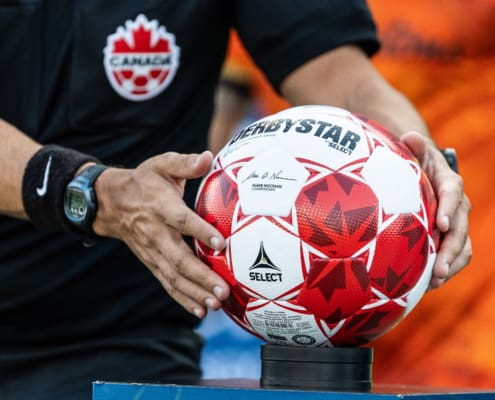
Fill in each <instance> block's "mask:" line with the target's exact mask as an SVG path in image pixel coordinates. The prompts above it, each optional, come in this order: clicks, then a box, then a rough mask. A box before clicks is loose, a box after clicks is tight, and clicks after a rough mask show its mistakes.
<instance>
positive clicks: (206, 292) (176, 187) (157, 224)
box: [93, 152, 229, 318]
mask: <svg viewBox="0 0 495 400" xmlns="http://www.w3.org/2000/svg"><path fill="white" fill-rule="evenodd" d="M212 159H213V156H212V154H211V153H210V152H204V153H202V154H199V155H198V154H187V155H186V154H178V153H172V152H170V153H164V154H162V155H158V156H155V157H153V158H150V159H148V160H146V161H145V162H143V163H142V164H140V165H139V166H138V167H137V168H135V169H121V168H110V169H108V170H106V171H105V172H103V173H102V175H101V176H100V177H99V179H98V180H97V182H96V185H95V190H96V195H97V198H98V213H97V215H96V219H95V222H94V224H93V229H94V231H95V232H96V233H97V234H99V235H101V236H106V237H113V238H117V239H121V240H122V241H124V242H125V243H126V244H127V245H128V246H129V248H130V249H131V250H132V251H133V252H134V254H135V255H136V256H137V257H138V258H139V259H140V260H141V261H142V262H143V263H144V264H145V265H146V266H147V267H148V269H149V270H150V271H151V272H152V273H153V275H154V276H155V277H156V278H157V279H158V280H159V281H160V283H161V284H162V286H163V287H164V288H165V290H166V291H167V292H168V294H169V295H170V296H171V297H172V298H173V299H175V300H176V301H177V302H178V303H179V304H180V305H182V306H183V307H184V308H185V309H186V310H187V311H189V312H191V313H193V314H194V315H196V316H197V317H199V318H202V317H204V316H205V315H206V313H207V309H208V308H209V309H213V310H217V309H219V308H220V307H221V302H222V301H223V300H225V299H227V297H228V296H229V287H228V285H227V284H226V282H225V281H224V280H223V279H222V278H220V276H218V275H217V274H216V273H215V272H213V271H212V270H211V269H210V268H209V267H208V266H207V265H205V264H204V263H203V262H201V261H200V260H199V258H197V257H196V256H195V254H194V252H193V251H192V250H191V248H190V247H189V246H188V245H187V244H186V242H185V241H184V239H183V235H186V236H192V237H194V238H196V239H198V240H200V241H201V242H203V243H205V244H206V245H208V246H210V247H212V248H214V249H217V250H221V249H223V248H224V247H225V239H224V238H223V236H222V235H221V234H220V232H218V230H216V229H215V228H214V227H213V226H211V225H210V224H208V223H207V222H206V221H204V220H203V219H202V218H201V217H199V216H198V215H197V214H196V213H195V212H194V211H193V210H191V209H190V208H189V207H188V206H187V205H186V204H185V202H184V200H183V195H184V187H185V183H186V180H187V179H193V178H199V177H201V176H203V175H205V174H206V173H207V172H208V171H209V169H210V166H211V163H212Z"/></svg>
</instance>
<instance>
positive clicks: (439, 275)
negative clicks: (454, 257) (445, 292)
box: [435, 263, 450, 280]
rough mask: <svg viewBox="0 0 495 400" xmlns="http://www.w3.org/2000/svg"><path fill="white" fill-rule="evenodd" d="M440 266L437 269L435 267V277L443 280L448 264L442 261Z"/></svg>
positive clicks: (447, 270)
mask: <svg viewBox="0 0 495 400" xmlns="http://www.w3.org/2000/svg"><path fill="white" fill-rule="evenodd" d="M440 266H441V268H440V270H438V268H437V270H436V271H435V272H436V274H435V277H436V278H438V279H442V280H444V279H445V278H447V276H448V275H449V269H450V265H449V264H448V263H443V264H440Z"/></svg>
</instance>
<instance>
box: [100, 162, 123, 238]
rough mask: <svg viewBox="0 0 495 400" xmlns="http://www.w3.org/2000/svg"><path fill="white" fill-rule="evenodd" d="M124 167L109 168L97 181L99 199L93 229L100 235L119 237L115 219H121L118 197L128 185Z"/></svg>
mask: <svg viewBox="0 0 495 400" xmlns="http://www.w3.org/2000/svg"><path fill="white" fill-rule="evenodd" d="M123 171H125V170H124V169H122V168H114V167H112V168H108V169H107V170H105V171H104V172H103V173H102V174H101V175H100V177H99V178H98V180H97V181H96V182H95V185H94V190H95V193H96V197H97V199H98V210H97V212H96V216H95V219H94V221H93V231H94V232H95V234H97V235H99V236H105V237H113V238H118V235H117V233H116V232H117V227H116V226H115V225H116V223H115V221H119V218H120V217H119V216H118V209H119V207H118V205H117V202H116V199H118V198H120V192H121V190H122V188H124V187H126V183H125V179H124V176H125V175H123V174H122V172H123Z"/></svg>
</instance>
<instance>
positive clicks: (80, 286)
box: [0, 0, 378, 398]
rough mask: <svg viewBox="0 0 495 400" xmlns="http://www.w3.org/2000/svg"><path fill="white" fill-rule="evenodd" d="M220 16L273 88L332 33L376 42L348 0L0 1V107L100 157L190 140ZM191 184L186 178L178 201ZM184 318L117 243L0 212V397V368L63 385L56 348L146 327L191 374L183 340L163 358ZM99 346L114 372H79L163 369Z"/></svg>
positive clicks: (21, 123) (219, 39)
mask: <svg viewBox="0 0 495 400" xmlns="http://www.w3.org/2000/svg"><path fill="white" fill-rule="evenodd" d="M231 27H235V28H237V29H238V31H239V34H240V36H241V38H242V40H243V41H244V43H245V45H246V47H247V48H248V50H249V51H250V52H251V54H252V56H253V57H254V59H255V60H256V62H257V63H258V64H259V65H260V66H261V67H262V68H263V69H264V71H265V73H266V75H267V77H268V78H269V79H270V81H271V82H272V84H273V85H274V86H275V87H278V85H279V84H280V82H281V81H282V80H283V79H284V78H285V76H287V74H288V73H290V72H291V71H293V70H294V69H295V68H297V67H298V66H300V65H301V64H303V63H304V62H306V61H308V60H309V59H311V58H312V57H314V56H316V55H319V54H321V53H323V52H325V51H327V50H330V49H332V48H335V47H337V46H339V45H342V44H346V43H355V44H358V45H360V46H361V47H362V48H363V49H364V50H365V51H366V52H367V53H368V54H371V53H372V52H374V51H375V50H376V48H377V46H378V44H377V42H376V38H375V28H374V25H373V22H372V20H371V17H370V14H369V12H368V10H367V8H366V5H365V1H362V0H347V1H338V0H333V1H332V0H327V1H324V0H311V1H310V0H304V1H303V0H299V1H297V0H294V1H287V0H269V1H267V0H239V1H233V0H224V1H221V0H187V1H185V0H175V1H165V0H141V1H135V0H128V1H124V0H122V1H110V0H106V1H104V0H100V1H95V0H73V1H67V0H30V1H25V0H18V1H16V0H11V1H0V35H1V37H2V40H0V57H1V58H2V63H0V82H1V84H0V87H1V88H2V92H1V96H0V117H1V118H3V119H5V120H6V121H8V122H10V123H12V124H14V125H15V126H17V127H18V128H20V129H21V130H22V131H24V132H25V133H26V134H28V135H29V136H31V137H33V138H34V139H35V140H37V141H39V142H40V143H44V144H48V143H56V144H59V145H62V146H67V147H72V148H75V149H78V150H80V151H83V152H86V153H89V154H92V155H94V156H96V157H98V158H99V159H100V160H102V161H103V162H104V163H107V164H110V165H121V166H125V167H134V166H136V165H138V164H139V163H140V162H142V161H143V160H145V159H147V158H149V157H150V156H152V155H155V154H158V153H161V152H166V151H178V152H183V153H192V152H201V151H202V150H203V149H204V148H205V146H206V133H207V130H208V127H209V120H210V117H211V114H212V110H213V92H214V89H215V86H216V83H217V80H218V76H219V71H220V68H221V65H222V61H223V57H224V54H225V49H226V45H227V39H228V32H229V29H230V28H231ZM138 53H139V54H138ZM143 53H146V54H145V55H143ZM146 77H147V79H145V78H146ZM164 77H165V78H164ZM151 78H153V79H154V81H153V82H154V83H153V82H151V81H152V80H153V79H151ZM160 79H161V80H160ZM143 80H144V81H147V82H151V83H149V85H150V86H147V85H148V84H146V85H143ZM153 85H154V86H153ZM156 87H159V90H156ZM119 91H120V92H119ZM147 96H148V97H147ZM195 189H196V183H195V182H191V183H189V184H188V188H187V191H186V201H187V202H188V204H189V205H192V204H193V201H194V196H195ZM196 323H197V321H196V319H195V318H193V317H192V316H190V315H189V314H187V313H186V312H185V311H184V310H182V309H181V307H179V306H178V305H177V304H175V303H174V302H173V301H172V300H171V299H170V298H169V297H168V296H167V295H166V293H165V292H164V290H163V288H162V287H161V286H160V284H159V283H158V281H157V280H156V279H155V278H154V277H153V276H152V275H151V273H150V272H149V271H148V270H147V269H146V268H145V267H144V266H143V265H141V264H140V262H139V261H138V260H137V259H136V258H135V257H134V256H133V255H132V253H131V252H130V251H129V250H128V249H127V248H126V246H125V245H123V244H122V243H120V242H118V241H115V240H103V241H102V242H100V243H99V244H98V245H96V246H94V247H91V248H86V247H84V246H83V245H82V244H81V238H80V237H77V236H75V235H70V234H64V233H49V232H45V231H43V230H36V229H34V228H33V227H32V226H31V224H30V223H28V222H24V221H19V220H15V219H11V218H7V217H2V218H0V397H2V383H6V380H7V378H12V379H13V380H12V382H14V383H15V382H16V379H18V382H21V380H22V379H24V378H26V376H27V374H28V372H29V368H27V367H26V366H29V365H32V366H34V365H37V364H35V362H38V363H39V366H40V368H41V366H42V365H45V366H46V365H52V363H53V365H60V366H61V367H60V369H59V372H58V374H54V375H53V376H52V375H50V374H48V375H47V376H48V377H49V378H48V380H50V379H53V380H54V381H57V382H58V380H60V381H61V382H63V384H64V385H68V383H69V381H64V380H63V376H64V370H63V369H62V368H63V366H64V365H69V364H70V362H71V361H70V360H69V357H70V356H69V354H76V353H81V352H87V353H90V354H91V353H92V354H95V349H98V348H100V349H102V348H109V347H112V344H113V345H115V343H120V344H119V346H121V347H122V348H124V349H125V348H126V346H128V347H129V348H132V346H134V345H129V340H130V338H132V339H133V340H134V339H135V340H136V341H140V343H141V345H142V346H144V347H143V348H145V347H146V345H143V343H144V342H146V340H149V339H150V338H157V340H160V341H162V342H163V341H169V342H170V343H171V345H170V348H171V350H170V351H171V353H170V354H172V355H170V354H165V353H166V352H165V353H163V354H164V360H163V361H161V362H162V363H163V365H164V368H165V365H173V363H172V361H171V359H175V361H176V363H177V365H186V367H185V368H184V369H185V372H184V371H182V370H180V369H178V371H179V373H177V374H176V375H174V374H171V375H170V377H171V380H174V379H175V380H177V379H180V377H191V376H194V375H195V374H197V373H198V370H197V365H195V364H197V358H196V357H197V356H196V355H195V353H194V352H192V353H194V354H193V355H191V356H188V357H189V358H188V361H187V362H182V364H181V362H180V361H177V360H178V359H179V358H180V357H181V355H184V354H187V353H188V350H187V349H193V348H194V347H195V346H197V348H199V342H195V340H194V339H193V338H192V336H188V335H187V334H186V333H185V332H186V331H181V332H184V333H183V334H181V335H177V332H178V331H177V330H178V329H184V328H186V329H192V328H193V327H194V326H195V325H196ZM181 337H183V338H184V339H183V340H182V341H181V339H180V338H181ZM131 342H132V340H131ZM123 343H127V345H124V344H123ZM133 343H135V342H133ZM102 344H105V345H102ZM154 346H155V345H154V344H152V343H151V344H150V345H149V346H148V350H149V353H150V354H153V351H152V348H154ZM174 349H176V350H175V353H174ZM124 353H125V351H124ZM144 353H146V351H142V352H140V356H143V357H145V356H144V355H143V354H144ZM112 354H113V353H112ZM129 354H133V353H132V351H130V352H129ZM167 357H168V358H167ZM110 358H112V359H113V361H114V362H115V364H116V365H119V366H120V367H121V368H122V370H123V371H125V373H123V372H121V371H119V368H117V367H115V368H116V369H115V371H112V372H114V373H112V374H110V375H108V374H106V375H105V376H101V375H94V376H93V375H87V376H91V379H93V378H94V379H132V374H135V375H134V376H135V377H136V379H138V377H140V378H141V379H155V378H156V375H160V373H161V374H162V375H163V374H166V373H164V372H163V370H161V372H160V371H158V372H156V371H155V372H153V373H149V374H148V373H146V372H143V373H141V371H138V370H137V369H133V368H132V362H133V360H136V364H138V362H137V359H138V355H136V354H134V356H129V362H128V363H125V362H124V363H122V362H120V360H121V359H124V358H125V356H123V355H122V354H120V353H118V354H117V353H115V355H112V356H110ZM54 360H56V361H55V362H54ZM115 360H116V361H115ZM171 363H172V364H171ZM189 363H190V364H191V365H189ZM101 364H102V365H104V362H103V361H102V362H101ZM33 368H34V367H33ZM187 368H189V370H187ZM81 369H82V368H81ZM176 370H177V369H176ZM95 371H97V370H96V369H95ZM101 371H106V370H105V369H104V368H103V369H101ZM99 373H101V374H103V372H99ZM23 374H24V375H23ZM59 374H61V375H60V376H59ZM95 374H97V372H95ZM67 375H69V374H67ZM76 375H77V374H76ZM81 375H82V374H81ZM43 376H44V378H43V379H47V378H46V376H45V375H43ZM50 377H51V378H50ZM61 377H62V378H61ZM165 378H166V377H163V379H165ZM37 379H41V378H39V376H38V378H37ZM88 379H89V378H88ZM2 381H4V382H2ZM23 382H24V386H27V385H26V384H25V382H28V381H26V380H23ZM35 382H36V380H35ZM71 382H73V380H71ZM3 386H4V387H8V386H5V385H3ZM13 387H16V388H17V389H19V387H22V385H18V386H16V385H14V386H13ZM5 393H7V394H8V393H9V392H8V389H6V392H5ZM47 395H49V394H48V393H47ZM52 395H53V393H52ZM17 398H20V397H18V396H17ZM37 398H40V397H39V396H38V397H37Z"/></svg>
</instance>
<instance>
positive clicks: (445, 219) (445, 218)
mask: <svg viewBox="0 0 495 400" xmlns="http://www.w3.org/2000/svg"><path fill="white" fill-rule="evenodd" d="M442 223H443V224H444V225H445V231H448V230H449V227H450V220H449V217H447V216H446V215H444V216H443V217H442Z"/></svg>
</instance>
